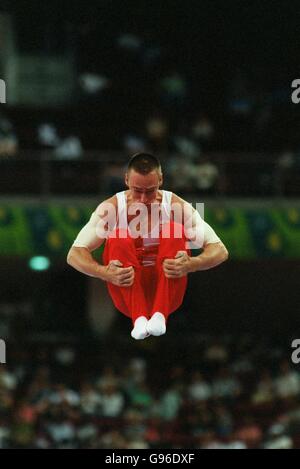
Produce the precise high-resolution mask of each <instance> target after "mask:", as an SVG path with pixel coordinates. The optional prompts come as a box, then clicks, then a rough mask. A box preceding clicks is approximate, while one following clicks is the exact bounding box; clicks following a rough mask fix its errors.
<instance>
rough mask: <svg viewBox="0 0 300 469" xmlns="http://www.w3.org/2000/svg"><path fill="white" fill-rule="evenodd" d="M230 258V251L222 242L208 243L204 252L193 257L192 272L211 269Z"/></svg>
mask: <svg viewBox="0 0 300 469" xmlns="http://www.w3.org/2000/svg"><path fill="white" fill-rule="evenodd" d="M227 259H228V251H227V249H226V248H225V246H224V244H222V243H213V244H208V245H207V246H206V247H205V248H204V251H203V252H202V254H200V255H199V256H196V257H192V259H191V260H192V272H197V271H198V270H209V269H212V268H213V267H216V266H217V265H219V264H222V262H224V261H226V260H227Z"/></svg>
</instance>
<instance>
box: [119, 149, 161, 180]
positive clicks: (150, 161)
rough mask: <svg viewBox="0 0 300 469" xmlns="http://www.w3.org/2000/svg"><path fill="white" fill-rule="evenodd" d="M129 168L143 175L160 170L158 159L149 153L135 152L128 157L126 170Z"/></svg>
mask: <svg viewBox="0 0 300 469" xmlns="http://www.w3.org/2000/svg"><path fill="white" fill-rule="evenodd" d="M131 169H134V171H136V172H137V173H139V174H143V175H145V174H149V173H151V172H152V171H155V170H157V171H159V172H161V164H160V161H159V159H158V158H157V157H156V156H153V155H150V153H136V154H135V155H133V156H132V157H131V158H130V160H129V163H128V166H127V170H128V171H130V170H131Z"/></svg>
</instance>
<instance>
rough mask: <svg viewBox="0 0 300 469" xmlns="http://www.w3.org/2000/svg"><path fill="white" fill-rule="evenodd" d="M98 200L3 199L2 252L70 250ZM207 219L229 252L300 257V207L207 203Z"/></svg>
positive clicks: (54, 254) (0, 220)
mask: <svg viewBox="0 0 300 469" xmlns="http://www.w3.org/2000/svg"><path fill="white" fill-rule="evenodd" d="M94 209H95V207H94V206H91V205H85V204H78V205H77V204H76V205H75V204H70V205H62V204H54V203H49V204H32V205H31V204H24V205H17V204H15V205H13V204H8V203H7V204H6V203H1V204H0V246H1V248H0V253H1V255H2V256H22V257H28V256H32V255H47V256H49V257H64V256H66V254H67V252H68V250H69V248H70V246H71V244H72V242H73V240H74V239H75V237H76V235H77V233H78V232H79V230H80V229H81V228H82V226H83V225H84V224H85V223H86V222H87V220H88V219H89V217H90V215H91V213H92V211H93V210H94ZM205 219H206V221H207V222H208V223H209V224H210V225H211V226H212V227H213V228H214V230H215V231H216V233H217V234H218V235H219V237H220V238H221V239H222V241H223V242H224V243H225V245H226V246H227V248H228V250H229V252H230V257H231V258H236V259H253V258H271V257H284V258H300V242H299V240H300V208H299V207H296V206H295V207H292V206H291V207H289V208H261V209H260V208H249V206H247V208H240V207H238V208H224V207H222V206H221V204H220V206H219V207H213V208H206V209H205Z"/></svg>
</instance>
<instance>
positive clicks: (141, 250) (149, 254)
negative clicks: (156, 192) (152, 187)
mask: <svg viewBox="0 0 300 469" xmlns="http://www.w3.org/2000/svg"><path fill="white" fill-rule="evenodd" d="M116 196H117V201H118V223H117V225H118V228H122V229H127V228H128V221H127V201H126V194H125V191H122V192H118V193H117V194H116ZM171 200H172V192H170V191H165V190H162V202H161V204H160V210H161V218H160V221H159V224H161V223H167V222H168V221H170V214H171ZM154 231H155V233H154ZM158 233H159V231H158V230H157V225H156V226H155V227H153V229H152V231H151V232H150V233H148V235H147V236H146V237H143V238H136V239H135V240H134V241H135V246H136V251H137V256H138V259H139V261H140V263H141V265H143V266H144V267H151V266H154V265H155V262H156V257H157V253H158V247H159V237H158V236H157V234H158Z"/></svg>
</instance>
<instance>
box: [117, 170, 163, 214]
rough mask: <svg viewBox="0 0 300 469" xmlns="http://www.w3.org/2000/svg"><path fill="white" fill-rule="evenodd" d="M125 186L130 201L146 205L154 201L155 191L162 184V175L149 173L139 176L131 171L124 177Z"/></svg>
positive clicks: (154, 172)
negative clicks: (129, 195) (127, 189)
mask: <svg viewBox="0 0 300 469" xmlns="http://www.w3.org/2000/svg"><path fill="white" fill-rule="evenodd" d="M125 184H126V185H127V187H128V188H129V190H130V192H131V195H132V200H133V201H134V202H140V203H143V204H146V205H149V204H151V203H152V202H154V201H155V199H156V196H157V191H158V189H159V187H160V185H161V184H162V174H160V173H159V172H158V171H151V173H149V174H145V175H144V174H139V173H137V172H136V171H135V170H134V169H131V170H130V171H129V172H128V173H126V175H125Z"/></svg>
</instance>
